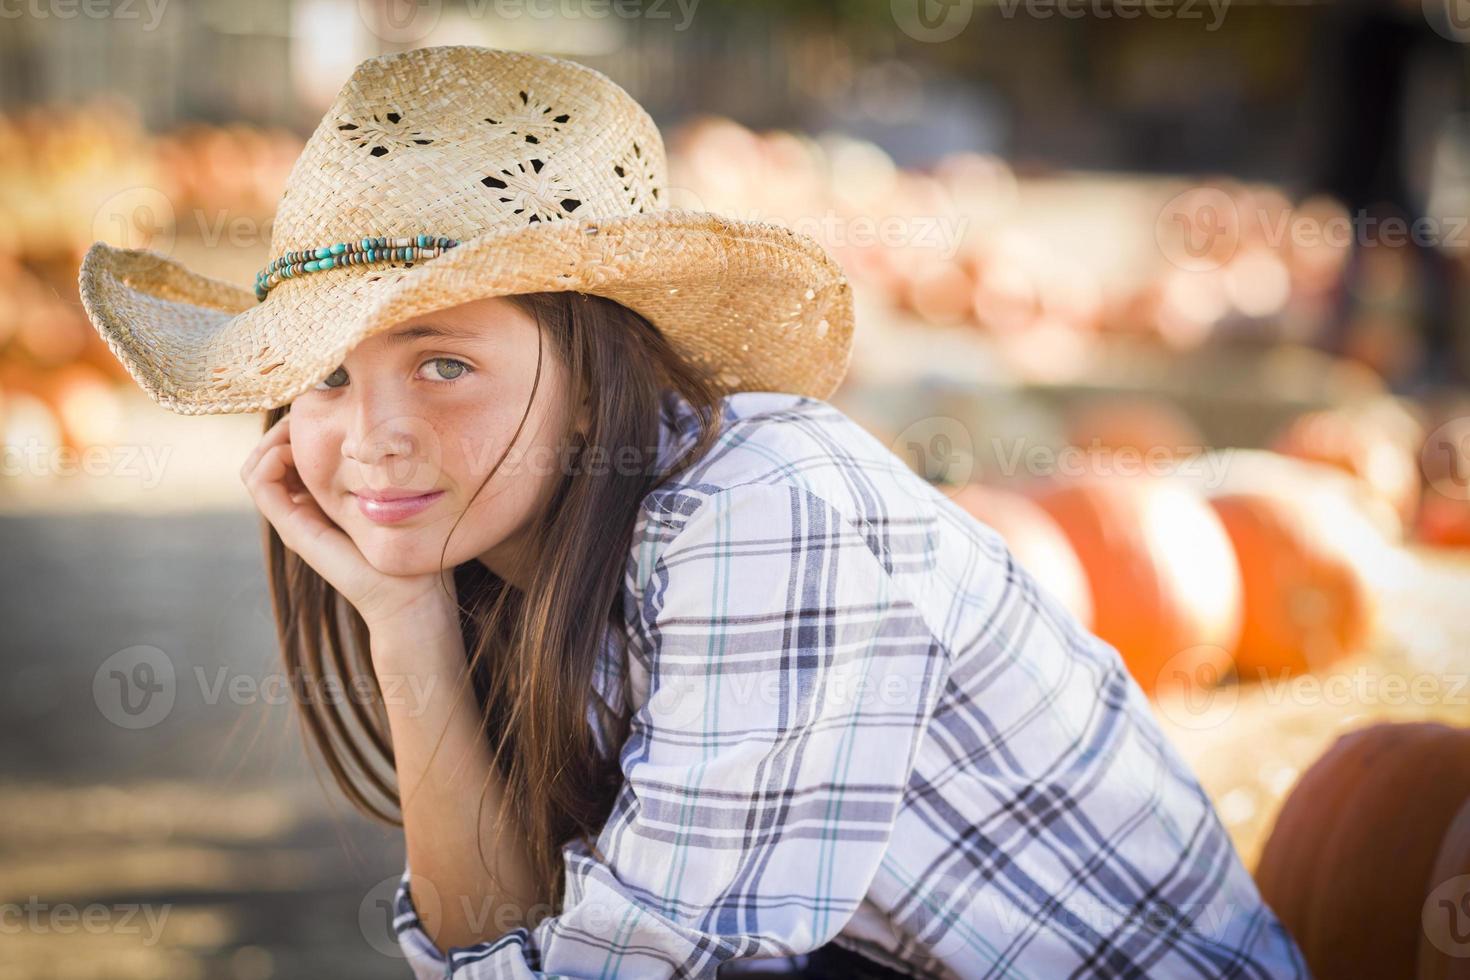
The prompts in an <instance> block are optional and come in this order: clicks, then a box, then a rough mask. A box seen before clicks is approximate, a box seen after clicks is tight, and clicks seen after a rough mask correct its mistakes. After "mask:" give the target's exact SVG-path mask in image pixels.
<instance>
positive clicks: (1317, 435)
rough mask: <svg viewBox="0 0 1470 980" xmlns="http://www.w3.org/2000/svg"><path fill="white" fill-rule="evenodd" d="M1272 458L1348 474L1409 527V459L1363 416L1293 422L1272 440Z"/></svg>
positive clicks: (1415, 487) (1412, 482) (1317, 414)
mask: <svg viewBox="0 0 1470 980" xmlns="http://www.w3.org/2000/svg"><path fill="white" fill-rule="evenodd" d="M1271 448H1272V449H1274V450H1275V451H1276V452H1279V453H1284V454H1285V455H1287V456H1294V457H1296V458H1298V459H1307V460H1313V461H1315V462H1319V463H1326V464H1328V465H1329V466H1335V467H1337V468H1338V469H1340V470H1343V471H1344V472H1346V473H1350V474H1352V475H1353V476H1355V477H1357V478H1358V479H1360V480H1362V481H1363V482H1364V483H1365V484H1367V485H1368V486H1369V487H1371V488H1372V489H1373V491H1374V492H1375V493H1377V494H1379V495H1380V496H1382V497H1383V498H1384V499H1385V500H1387V501H1388V502H1389V503H1391V504H1392V505H1393V507H1394V510H1395V511H1396V512H1397V513H1398V515H1399V518H1400V520H1402V521H1403V522H1404V524H1405V525H1406V526H1407V525H1411V524H1412V522H1413V518H1414V511H1415V509H1416V508H1417V506H1418V502H1419V471H1418V467H1417V460H1415V458H1414V454H1413V452H1412V451H1410V450H1409V449H1408V448H1407V447H1405V446H1404V445H1402V444H1401V443H1400V441H1399V440H1397V439H1395V438H1394V437H1393V436H1392V435H1391V434H1390V433H1389V432H1387V431H1385V430H1384V429H1383V427H1382V426H1381V425H1380V424H1378V423H1376V422H1375V421H1373V420H1372V418H1370V417H1369V416H1367V415H1360V414H1354V413H1352V412H1350V411H1347V410H1344V409H1321V410H1318V411H1312V412H1306V413H1303V414H1302V415H1299V416H1297V417H1296V418H1294V419H1292V420H1291V421H1290V422H1289V423H1287V425H1286V426H1285V427H1284V428H1283V429H1282V430H1281V431H1280V432H1279V433H1278V434H1277V435H1276V437H1275V438H1274V439H1273V440H1272V443H1271Z"/></svg>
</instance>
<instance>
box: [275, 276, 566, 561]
mask: <svg viewBox="0 0 1470 980" xmlns="http://www.w3.org/2000/svg"><path fill="white" fill-rule="evenodd" d="M537 336H538V328H537V324H536V321H535V320H534V319H533V318H532V317H531V316H530V314H528V313H525V312H522V311H521V310H520V309H519V308H517V307H516V306H515V305H514V304H513V303H511V302H510V301H509V300H507V299H504V298H503V297H494V298H491V299H485V300H476V301H474V302H471V303H465V304H462V305H460V306H455V307H450V308H447V309H442V310H438V311H435V312H433V313H428V314H423V315H420V316H417V317H414V318H413V319H410V320H404V321H403V322H401V323H398V324H395V325H394V326H393V327H392V328H390V329H388V330H385V331H382V332H380V333H377V334H374V335H373V336H371V337H368V338H367V339H365V340H363V341H362V342H361V343H359V344H358V345H357V346H356V347H354V348H353V349H352V350H351V351H349V352H348V354H347V357H346V359H345V360H344V361H343V362H342V365H341V366H340V367H338V368H337V369H336V370H335V371H334V372H333V373H332V374H330V375H328V376H327V377H326V378H325V379H324V380H323V381H322V382H321V383H320V384H318V385H317V387H316V388H314V389H312V390H309V391H307V392H306V393H304V394H302V395H301V396H299V397H298V398H297V399H296V400H295V401H294V402H292V403H291V411H290V412H289V413H288V422H287V424H288V425H289V427H290V437H291V446H292V455H293V457H294V460H295V464H296V469H297V471H298V472H299V473H300V475H301V480H302V482H303V483H304V484H305V486H306V488H307V490H309V491H310V492H311V495H312V496H313V497H314V498H315V499H316V501H317V503H318V504H320V505H321V508H322V510H323V511H325V512H326V515H327V516H328V517H329V518H330V519H331V520H333V521H334V522H335V523H336V524H337V525H338V526H339V527H341V528H342V529H343V531H345V532H346V533H347V535H348V536H349V537H351V538H352V540H353V542H354V543H356V545H357V547H358V549H359V550H360V551H361V552H362V553H363V556H364V557H365V558H366V559H367V560H368V562H369V563H371V564H372V565H373V566H374V567H375V568H377V569H378V570H379V571H381V572H383V573H385V574H389V575H423V574H428V573H431V572H434V571H436V570H437V569H438V568H439V565H440V555H441V552H442V551H443V548H444V542H445V538H446V536H447V535H448V534H449V531H450V528H451V527H454V536H453V539H452V540H451V541H450V547H449V549H448V551H447V552H444V554H443V561H444V565H445V567H447V568H452V567H454V566H455V565H458V564H461V563H462V562H465V561H467V560H469V559H471V558H478V559H479V560H480V561H482V562H483V563H484V564H485V565H486V566H487V567H489V568H490V569H491V570H492V571H494V572H495V573H496V574H497V575H499V576H500V577H502V578H503V579H505V580H506V581H507V582H510V583H511V584H513V585H516V586H518V587H524V577H523V575H521V574H520V572H521V570H522V569H524V567H525V561H526V560H527V558H528V556H526V555H524V554H519V555H518V554H517V549H518V548H519V547H520V546H521V544H522V543H523V542H524V540H525V537H526V536H527V531H528V529H527V528H526V526H525V525H526V522H527V521H528V520H529V518H530V516H531V514H532V513H533V511H534V510H535V509H536V508H537V506H538V505H539V504H540V503H541V502H542V501H544V500H546V499H547V498H548V497H549V495H550V494H551V493H552V492H553V490H554V489H555V487H556V485H557V483H558V482H559V481H560V479H561V477H562V474H563V472H564V471H565V466H566V460H567V455H566V452H565V448H564V447H565V446H566V445H567V436H568V434H569V433H570V432H571V426H572V424H573V421H574V420H573V419H572V418H570V417H569V413H568V412H567V410H566V406H567V404H568V401H567V383H568V382H567V377H566V369H565V366H564V365H562V364H561V363H560V361H559V360H558V358H557V357H556V356H555V354H554V352H553V350H552V347H551V344H550V342H549V340H548V341H544V342H543V343H542V352H541V353H542V356H541V382H540V386H539V389H538V390H537V392H536V402H535V404H533V405H532V406H531V409H530V413H529V415H528V416H527V417H526V423H525V427H524V428H523V429H522V431H521V433H520V435H519V436H518V437H517V438H516V443H515V446H514V448H511V438H512V436H513V435H515V431H516V427H517V426H518V425H519V424H520V421H521V415H522V413H524V412H525V411H526V403H527V402H528V401H529V400H530V398H531V388H532V382H533V380H534V378H535V376H536V351H537ZM575 421H576V423H577V424H578V426H579V427H580V426H581V425H583V424H584V422H585V419H584V418H582V417H579V418H577V419H576V420H575ZM508 449H510V453H509V455H508V456H507V457H506V460H505V462H504V463H503V464H502V465H501V467H500V469H499V471H498V472H497V473H496V474H495V478H494V479H493V480H491V481H490V483H489V484H487V485H486V486H485V488H484V489H483V490H481V491H480V492H479V494H478V496H475V499H474V500H473V502H471V497H472V496H474V495H475V492H476V490H478V489H479V487H480V484H481V483H483V482H484V480H485V477H486V476H487V475H488V474H489V473H490V471H491V470H492V469H494V468H495V464H496V462H497V461H499V460H500V458H501V456H502V455H504V454H506V452H507V450H508ZM392 498H397V499H396V500H394V499H392ZM466 509H468V512H467V513H465V514H464V517H463V519H462V520H460V521H459V524H458V526H457V527H455V521H456V519H457V518H459V516H460V514H461V512H464V511H466Z"/></svg>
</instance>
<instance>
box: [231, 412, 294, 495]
mask: <svg viewBox="0 0 1470 980" xmlns="http://www.w3.org/2000/svg"><path fill="white" fill-rule="evenodd" d="M290 421H291V414H290V413H289V412H288V413H286V414H285V415H282V416H281V417H280V418H278V419H276V422H275V424H274V425H272V426H271V427H270V428H269V429H267V430H266V431H265V434H264V435H262V436H261V437H260V441H259V442H257V443H256V444H255V448H254V449H252V450H251V451H250V455H249V456H246V457H245V462H244V463H243V464H241V466H240V479H241V480H242V481H243V480H248V479H249V478H250V473H251V471H252V470H254V469H255V467H256V466H258V465H260V459H261V457H262V456H264V455H265V454H266V452H268V451H269V450H270V448H271V447H272V446H277V445H280V444H281V443H282V442H289V441H290V439H291V426H290Z"/></svg>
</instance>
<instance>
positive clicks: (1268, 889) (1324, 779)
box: [1255, 722, 1470, 980]
mask: <svg viewBox="0 0 1470 980" xmlns="http://www.w3.org/2000/svg"><path fill="white" fill-rule="evenodd" d="M1467 797H1470V729H1463V728H1455V727H1452V726H1449V725H1443V724H1439V723H1436V722H1412V723H1396V724H1377V725H1372V726H1370V727H1367V728H1361V729H1358V730H1356V731H1352V732H1349V733H1348V734H1346V735H1343V736H1342V737H1340V738H1339V739H1338V740H1337V741H1336V742H1334V743H1333V744H1332V745H1331V746H1330V747H1329V748H1328V750H1327V751H1326V752H1325V753H1323V755H1322V756H1321V757H1320V758H1319V759H1318V760H1317V761H1316V762H1315V763H1313V764H1312V766H1311V767H1310V768H1309V769H1308V770H1307V771H1306V772H1305V773H1304V774H1303V775H1302V777H1301V779H1300V780H1298V781H1297V784H1296V785H1295V786H1294V787H1293V788H1292V790H1291V792H1290V794H1289V795H1288V796H1287V798H1286V801H1285V803H1283V804H1282V807H1281V810H1280V812H1279V813H1278V815H1277V817H1276V821H1275V824H1274V826H1273V827H1272V830H1271V836H1270V837H1269V838H1268V839H1267V841H1266V844H1265V847H1264V848H1263V849H1262V851H1261V858H1260V861H1259V862H1258V863H1257V865H1256V869H1255V879H1256V884H1257V886H1258V888H1259V889H1260V892H1261V897H1262V898H1264V899H1265V900H1266V903H1267V904H1268V905H1270V906H1271V908H1272V910H1273V911H1274V912H1275V913H1276V915H1277V916H1278V917H1279V918H1280V919H1281V922H1282V924H1283V925H1285V926H1286V928H1287V930H1288V931H1289V932H1290V933H1291V934H1292V937H1293V938H1295V939H1296V941H1297V944H1298V945H1299V946H1300V947H1301V950H1302V954H1303V955H1304V956H1305V957H1306V960H1307V965H1308V966H1309V967H1310V968H1311V971H1312V973H1313V975H1315V976H1319V977H1383V978H1394V980H1397V978H1403V977H1413V976H1414V975H1415V972H1416V962H1417V961H1418V958H1419V949H1420V936H1421V932H1422V929H1421V914H1422V910H1423V907H1424V903H1425V900H1426V899H1427V898H1428V897H1429V893H1430V892H1431V891H1432V890H1433V889H1434V887H1435V885H1437V884H1438V882H1437V881H1431V875H1432V874H1433V872H1434V871H1435V867H1436V861H1437V858H1438V856H1439V854H1440V853H1441V851H1442V850H1446V849H1449V851H1450V852H1453V853H1458V854H1461V855H1463V854H1464V853H1465V851H1466V848H1467V842H1466V841H1464V840H1463V839H1455V840H1449V839H1447V834H1448V832H1450V831H1451V830H1452V822H1453V821H1454V819H1455V816H1456V814H1457V812H1458V811H1459V809H1460V807H1461V805H1462V804H1463V803H1464V802H1465V800H1466V798H1467ZM1453 830H1454V832H1455V833H1463V825H1456V826H1455V827H1454V828H1453ZM1421 975H1422V974H1421ZM1430 975H1439V976H1443V975H1445V974H1443V973H1440V974H1433V973H1431V974H1430Z"/></svg>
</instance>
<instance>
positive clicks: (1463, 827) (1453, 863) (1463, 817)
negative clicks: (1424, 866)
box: [1418, 799, 1470, 980]
mask: <svg viewBox="0 0 1470 980" xmlns="http://www.w3.org/2000/svg"><path fill="white" fill-rule="evenodd" d="M1426 885H1427V887H1428V889H1429V897H1428V899H1426V901H1425V902H1424V908H1423V910H1422V911H1421V912H1420V916H1419V918H1420V933H1419V962H1418V967H1419V972H1418V980H1470V799H1466V801H1465V802H1464V803H1463V804H1461V806H1460V809H1459V811H1458V812H1457V813H1456V814H1455V818H1454V819H1453V820H1451V821H1450V825H1449V827H1448V828H1447V829H1446V830H1445V832H1444V837H1443V838H1441V839H1440V842H1439V853H1438V854H1437V855H1435V858H1434V867H1433V869H1431V870H1430V872H1429V881H1428V882H1426Z"/></svg>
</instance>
